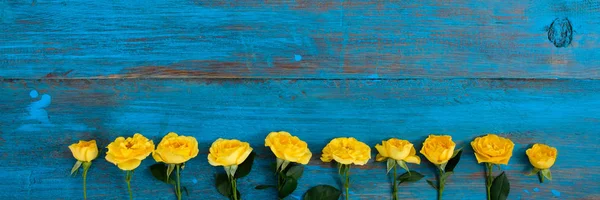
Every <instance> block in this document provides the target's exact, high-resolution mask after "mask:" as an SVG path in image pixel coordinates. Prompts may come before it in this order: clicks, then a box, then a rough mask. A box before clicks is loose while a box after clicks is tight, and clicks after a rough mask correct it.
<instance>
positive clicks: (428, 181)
mask: <svg viewBox="0 0 600 200" xmlns="http://www.w3.org/2000/svg"><path fill="white" fill-rule="evenodd" d="M427 183H429V186H431V187H432V188H433V189H435V190H438V188H437V186H436V185H435V183H434V182H433V181H431V180H427Z"/></svg>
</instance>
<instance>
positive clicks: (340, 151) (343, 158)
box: [321, 137, 371, 165]
mask: <svg viewBox="0 0 600 200" xmlns="http://www.w3.org/2000/svg"><path fill="white" fill-rule="evenodd" d="M369 159H371V147H369V145H367V144H365V143H363V142H360V141H358V140H356V139H355V138H352V137H350V138H346V137H341V138H335V139H333V140H331V141H330V142H329V144H327V145H326V146H325V148H323V154H322V155H321V161H323V162H331V161H332V160H335V161H336V162H338V163H339V164H343V165H348V164H355V165H365V164H367V162H368V161H369Z"/></svg>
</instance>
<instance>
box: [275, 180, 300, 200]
mask: <svg viewBox="0 0 600 200" xmlns="http://www.w3.org/2000/svg"><path fill="white" fill-rule="evenodd" d="M296 187H298V181H297V180H296V179H295V178H294V177H291V176H288V177H285V181H283V184H282V185H281V188H280V189H279V198H282V199H283V198H285V197H287V196H288V195H290V194H292V192H294V190H296Z"/></svg>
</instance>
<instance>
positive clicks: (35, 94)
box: [29, 90, 39, 98]
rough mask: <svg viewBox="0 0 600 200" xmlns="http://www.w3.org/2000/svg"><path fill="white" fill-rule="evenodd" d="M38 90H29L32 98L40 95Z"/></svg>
mask: <svg viewBox="0 0 600 200" xmlns="http://www.w3.org/2000/svg"><path fill="white" fill-rule="evenodd" d="M38 95H39V94H38V91H37V90H31V92H29V96H30V97H31V98H37V97H38Z"/></svg>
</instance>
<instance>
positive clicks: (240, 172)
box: [234, 152, 256, 179]
mask: <svg viewBox="0 0 600 200" xmlns="http://www.w3.org/2000/svg"><path fill="white" fill-rule="evenodd" d="M255 155H256V153H254V152H252V153H250V155H248V158H246V160H244V162H242V164H240V165H238V168H237V171H236V172H235V175H234V177H235V178H236V179H237V178H242V177H244V176H247V175H248V174H250V171H251V170H252V164H253V163H254V156H255Z"/></svg>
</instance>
